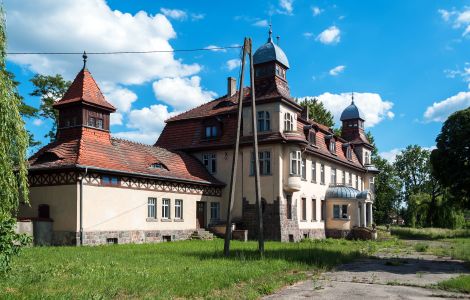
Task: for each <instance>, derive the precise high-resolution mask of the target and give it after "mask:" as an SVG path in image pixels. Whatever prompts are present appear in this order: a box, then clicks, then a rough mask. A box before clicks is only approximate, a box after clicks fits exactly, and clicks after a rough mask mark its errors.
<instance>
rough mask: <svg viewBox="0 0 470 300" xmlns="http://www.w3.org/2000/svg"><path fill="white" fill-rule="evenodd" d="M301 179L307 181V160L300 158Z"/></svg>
mask: <svg viewBox="0 0 470 300" xmlns="http://www.w3.org/2000/svg"><path fill="white" fill-rule="evenodd" d="M301 175H302V179H303V180H307V160H306V159H305V158H302V172H301Z"/></svg>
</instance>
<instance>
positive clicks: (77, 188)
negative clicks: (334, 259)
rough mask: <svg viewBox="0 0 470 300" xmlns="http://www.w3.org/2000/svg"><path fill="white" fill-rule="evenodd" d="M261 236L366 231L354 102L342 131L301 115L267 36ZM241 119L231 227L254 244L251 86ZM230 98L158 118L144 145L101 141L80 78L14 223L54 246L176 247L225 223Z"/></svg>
mask: <svg viewBox="0 0 470 300" xmlns="http://www.w3.org/2000/svg"><path fill="white" fill-rule="evenodd" d="M254 69H255V70H254V71H255V72H254V73H255V98H256V109H257V112H256V115H257V130H258V141H259V153H257V154H256V155H258V156H259V161H260V174H261V176H260V177H261V179H260V180H261V195H262V215H263V222H264V231H265V232H264V236H265V238H266V239H269V240H279V241H298V240H300V239H302V238H323V237H325V236H333V237H338V236H346V235H348V233H349V232H350V231H351V229H353V228H354V227H370V226H372V223H373V217H372V205H373V201H374V176H375V175H376V174H377V173H378V170H377V169H376V168H375V167H374V166H373V165H372V164H371V150H372V149H373V148H372V146H371V144H370V143H369V141H368V140H367V137H366V135H365V133H364V122H365V118H364V115H363V113H362V112H361V110H360V109H359V108H358V107H357V106H356V105H355V103H354V101H352V102H351V105H349V106H348V107H346V108H345V109H344V111H343V113H342V115H341V121H342V132H341V135H336V134H335V133H334V132H333V130H332V129H331V128H328V127H327V126H325V125H322V124H319V123H317V122H315V121H313V120H311V119H309V118H308V114H306V113H305V111H304V110H303V108H302V107H301V106H300V105H299V104H298V103H297V102H296V101H295V100H294V99H293V98H292V97H291V96H290V91H289V84H288V81H287V72H288V69H289V61H288V59H287V56H286V55H285V53H284V52H283V50H282V49H281V48H280V47H279V46H278V45H276V44H275V43H274V42H273V40H272V38H271V32H270V34H269V38H268V40H267V42H266V43H265V44H263V45H262V46H261V47H260V48H258V49H257V50H256V52H255V53H254ZM242 93H243V95H242V96H243V97H242V98H243V122H242V128H241V130H242V135H241V144H240V153H239V158H238V159H239V164H238V166H239V167H238V173H237V174H238V177H237V187H236V191H235V194H236V197H235V202H234V208H233V216H234V219H233V222H234V224H235V227H236V228H238V229H244V230H247V231H248V236H249V238H253V239H254V238H256V228H257V226H256V224H257V223H256V213H255V212H256V209H255V190H254V176H253V169H254V155H255V154H254V153H253V149H252V131H253V130H252V127H251V106H250V97H251V96H250V93H251V91H250V89H249V88H244V89H243V90H242ZM238 98H239V95H238V91H237V89H236V80H235V79H233V78H229V79H228V82H227V94H226V95H225V96H223V97H221V98H218V99H215V100H212V101H209V102H207V103H205V104H203V105H201V106H199V107H195V108H193V109H190V110H188V111H186V112H184V113H181V114H179V115H177V116H174V117H172V118H170V119H168V120H166V125H165V128H164V129H163V131H162V133H161V135H160V136H159V137H158V140H156V142H155V144H154V145H143V144H139V143H135V142H130V141H127V140H122V139H117V138H114V137H112V135H111V131H110V114H112V113H113V112H114V111H115V108H114V106H113V105H111V104H110V103H109V102H108V101H107V100H106V99H105V97H104V96H103V94H102V93H101V91H100V88H99V87H98V85H97V84H96V82H95V80H94V79H93V77H92V75H91V73H90V71H89V70H88V69H87V68H85V66H84V68H83V69H82V70H80V72H79V73H78V74H77V76H76V78H75V80H74V81H73V83H72V85H71V86H70V88H69V89H68V91H67V92H66V94H65V95H64V97H63V98H62V99H61V100H59V101H57V102H56V103H55V104H54V108H55V109H57V110H58V112H59V119H58V124H57V125H58V126H57V135H56V139H55V141H54V142H52V143H50V144H48V145H47V146H45V147H43V148H42V149H40V150H39V151H38V152H37V153H36V154H34V155H33V156H32V157H31V158H30V160H29V163H30V167H29V184H30V205H26V204H23V205H21V207H20V211H19V218H20V219H32V220H39V221H47V222H50V224H51V226H50V228H51V229H50V230H51V233H50V240H51V243H53V244H56V245H79V244H104V243H144V242H159V241H171V240H181V239H187V238H189V237H190V236H191V235H192V234H193V233H194V232H195V231H198V230H203V229H207V230H211V228H212V227H213V226H216V225H221V224H224V220H225V218H226V213H227V206H228V199H229V183H230V176H231V172H230V171H231V164H232V156H233V152H234V142H235V135H236V123H237V104H238Z"/></svg>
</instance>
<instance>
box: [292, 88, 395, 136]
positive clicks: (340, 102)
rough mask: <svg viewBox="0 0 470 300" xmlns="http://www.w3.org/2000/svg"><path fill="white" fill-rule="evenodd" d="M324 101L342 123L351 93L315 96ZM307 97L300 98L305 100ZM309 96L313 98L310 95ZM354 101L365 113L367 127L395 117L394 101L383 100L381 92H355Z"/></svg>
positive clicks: (338, 122) (336, 121) (337, 121)
mask: <svg viewBox="0 0 470 300" xmlns="http://www.w3.org/2000/svg"><path fill="white" fill-rule="evenodd" d="M314 97H315V98H317V99H318V100H319V101H321V102H322V103H323V105H324V106H325V108H326V109H328V110H329V111H330V112H331V113H332V114H333V116H334V121H335V123H336V124H337V125H338V124H341V121H340V117H341V113H342V112H343V110H344V109H345V108H346V107H347V106H348V105H350V104H351V94H350V93H341V94H331V93H323V94H321V95H319V96H314ZM304 98H306V97H303V98H300V100H303V99H304ZM309 98H311V97H310V96H309ZM354 103H355V104H356V105H357V107H358V108H359V109H360V110H361V111H362V112H363V113H364V117H365V119H366V120H365V123H364V125H365V127H368V128H370V127H374V126H375V125H377V124H378V123H380V122H381V121H383V120H385V119H393V118H394V117H395V114H394V113H393V112H392V107H393V103H392V102H391V101H386V100H383V99H382V97H381V96H380V95H379V94H376V93H354Z"/></svg>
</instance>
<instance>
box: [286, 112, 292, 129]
mask: <svg viewBox="0 0 470 300" xmlns="http://www.w3.org/2000/svg"><path fill="white" fill-rule="evenodd" d="M293 130H294V119H293V118H292V115H291V114H290V113H287V112H286V113H284V131H293Z"/></svg>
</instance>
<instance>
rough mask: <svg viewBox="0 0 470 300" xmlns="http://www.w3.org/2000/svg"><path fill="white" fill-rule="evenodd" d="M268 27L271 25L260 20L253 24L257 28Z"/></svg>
mask: <svg viewBox="0 0 470 300" xmlns="http://www.w3.org/2000/svg"><path fill="white" fill-rule="evenodd" d="M268 25H269V24H268V21H267V20H258V21H256V22H254V23H253V26H257V27H268Z"/></svg>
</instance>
